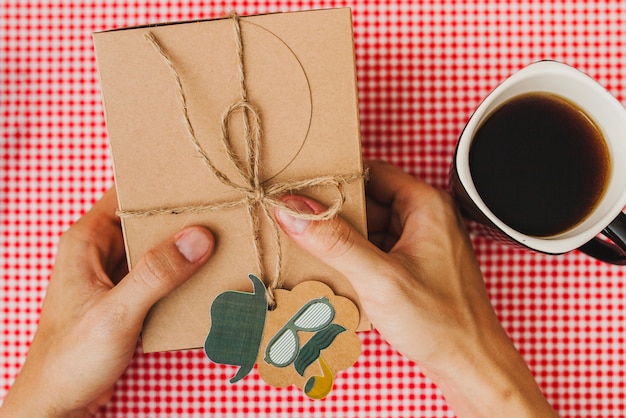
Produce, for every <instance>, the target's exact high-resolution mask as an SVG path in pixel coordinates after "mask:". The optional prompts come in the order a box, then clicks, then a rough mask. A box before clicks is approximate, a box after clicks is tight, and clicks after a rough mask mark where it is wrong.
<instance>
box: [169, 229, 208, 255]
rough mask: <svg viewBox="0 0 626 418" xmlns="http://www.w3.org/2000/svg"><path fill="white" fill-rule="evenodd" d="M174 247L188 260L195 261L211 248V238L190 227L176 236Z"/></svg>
mask: <svg viewBox="0 0 626 418" xmlns="http://www.w3.org/2000/svg"><path fill="white" fill-rule="evenodd" d="M176 248H178V251H180V253H181V254H182V255H183V257H185V258H186V259H187V261H189V262H190V263H195V262H196V261H198V260H200V259H201V258H202V257H204V256H205V255H206V253H207V252H209V250H210V249H211V240H210V239H209V237H208V236H207V234H205V233H204V232H202V231H200V230H198V229H196V228H192V229H188V230H185V231H182V232H181V233H180V234H179V236H177V237H176Z"/></svg>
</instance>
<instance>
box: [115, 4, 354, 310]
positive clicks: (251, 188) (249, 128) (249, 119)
mask: <svg viewBox="0 0 626 418" xmlns="http://www.w3.org/2000/svg"><path fill="white" fill-rule="evenodd" d="M229 18H230V19H231V20H232V22H233V27H234V32H235V45H236V52H237V76H238V80H239V95H240V99H239V101H237V102H235V103H233V104H231V105H230V106H229V107H228V109H227V110H226V112H224V114H223V116H222V121H221V140H222V144H223V145H224V148H225V149H226V155H227V159H228V160H229V161H230V162H231V163H232V164H233V165H234V166H235V167H236V168H237V171H238V172H239V175H240V176H241V177H242V179H243V180H244V181H245V185H240V184H237V183H236V182H234V181H233V180H232V179H231V178H230V177H228V176H227V175H226V174H225V173H224V172H222V171H221V170H219V169H218V168H217V167H216V166H215V165H214V164H213V162H212V161H211V158H209V156H208V154H207V153H206V151H205V150H204V149H203V148H202V146H201V145H200V143H199V142H198V139H197V138H196V134H195V131H194V128H193V125H192V124H191V120H190V119H189V113H188V109H187V97H186V95H185V91H184V89H183V85H182V82H181V79H180V76H179V74H178V71H177V70H176V68H175V67H174V64H173V62H172V61H171V60H170V58H169V57H168V55H167V54H166V52H165V51H164V50H163V48H162V47H161V45H160V43H159V42H158V40H157V38H156V37H155V36H154V34H153V33H152V32H151V31H148V32H147V33H146V34H145V38H146V39H147V40H148V41H149V42H150V43H151V44H152V46H153V47H154V49H155V50H156V51H157V52H158V54H159V55H160V56H161V57H162V58H163V60H164V62H165V63H166V64H167V66H168V68H169V70H170V72H171V74H172V76H173V78H174V80H175V82H176V86H177V91H178V100H179V102H180V105H181V109H182V115H183V120H184V123H185V127H186V130H187V134H188V135H187V136H188V138H189V140H190V141H191V143H192V144H193V146H194V148H195V150H196V152H197V153H198V155H200V157H201V158H202V161H203V162H204V164H205V165H206V167H207V168H208V169H209V171H210V172H211V173H213V175H214V176H215V177H216V178H217V179H218V180H219V181H220V182H221V183H222V184H224V185H226V186H228V187H230V188H232V189H234V190H236V191H238V192H240V193H241V198H239V199H235V200H232V201H227V202H218V203H211V204H200V205H191V206H180V207H170V208H156V209H147V210H120V211H118V212H117V214H118V216H120V217H121V218H131V217H146V216H154V215H164V214H180V213H191V212H215V211H221V210H225V209H232V208H237V207H245V208H246V209H247V212H248V215H249V218H250V222H251V225H252V235H253V244H254V251H255V254H256V265H257V269H258V271H259V272H260V275H259V277H260V278H261V280H263V281H265V283H266V296H267V300H268V305H269V307H270V308H271V309H273V308H274V307H275V306H276V300H275V298H274V290H275V289H277V288H280V287H281V285H282V278H281V269H282V248H281V243H280V230H279V227H278V224H277V223H276V220H275V219H274V217H273V216H272V214H271V212H270V208H278V209H279V210H281V211H283V212H286V213H288V214H290V215H291V216H294V217H296V218H299V219H305V220H312V221H322V220H328V219H331V218H332V217H334V216H336V215H337V214H338V213H339V211H340V210H341V208H342V207H343V204H344V202H345V200H346V195H345V192H344V186H345V185H346V184H347V183H349V182H352V181H355V180H358V179H363V178H365V177H366V173H365V172H354V173H348V174H345V175H329V176H320V177H314V178H309V179H304V180H296V181H291V182H276V183H274V184H269V185H268V184H266V182H264V181H261V178H260V174H259V164H260V161H261V135H262V131H261V121H260V118H259V114H258V112H257V110H256V109H255V107H254V106H253V105H252V104H251V103H250V101H249V100H248V91H247V88H246V75H245V69H244V64H243V40H242V36H241V23H240V21H239V15H238V14H237V13H231V15H230V17H229ZM236 112H241V113H242V114H243V128H244V129H243V134H244V139H245V150H246V156H247V161H246V162H245V163H244V162H242V161H240V159H239V158H238V157H237V155H236V153H235V151H234V149H233V147H232V143H231V139H230V129H229V124H230V119H231V117H232V116H233V115H234V114H235V113H236ZM315 186H333V187H335V188H336V189H337V192H338V194H339V196H338V197H337V198H336V199H334V201H333V203H332V204H331V205H330V206H329V207H328V209H327V210H325V211H323V212H321V213H316V214H305V213H299V212H296V211H294V210H293V209H291V208H290V207H288V206H287V205H285V204H284V203H283V202H282V201H281V199H280V198H281V196H283V195H284V194H287V193H293V192H297V191H299V190H302V189H305V188H309V187H315ZM260 214H262V215H263V216H265V218H266V219H267V220H268V223H269V224H270V225H271V226H272V239H273V241H274V242H275V247H276V253H277V254H276V265H275V272H274V275H273V277H272V279H271V280H269V284H268V280H267V278H266V272H265V267H264V264H263V247H262V245H261V219H260V218H261V215H260Z"/></svg>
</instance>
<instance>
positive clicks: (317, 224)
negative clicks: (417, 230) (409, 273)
mask: <svg viewBox="0 0 626 418" xmlns="http://www.w3.org/2000/svg"><path fill="white" fill-rule="evenodd" d="M283 203H285V204H286V205H287V206H289V207H290V208H291V209H293V210H295V211H297V212H300V213H309V214H311V213H314V214H316V213H321V212H323V211H324V210H325V208H324V207H323V206H322V205H321V204H319V203H318V202H315V201H313V200H311V199H308V198H305V197H302V196H288V197H285V198H284V199H283ZM276 219H277V221H278V223H279V225H280V226H281V228H282V229H283V230H284V231H285V233H286V234H287V235H288V236H289V237H290V238H291V239H292V240H293V241H294V242H295V243H296V244H297V245H299V246H300V247H302V248H303V249H305V250H306V251H308V252H309V253H311V254H313V255H314V256H316V257H318V258H319V259H321V260H322V261H323V262H325V263H326V264H328V265H329V266H331V267H333V268H334V269H335V270H337V271H339V272H340V273H343V274H344V275H345V276H346V277H347V278H348V279H350V280H353V279H354V278H358V280H359V282H360V283H362V282H367V281H368V279H371V280H373V278H374V277H376V275H377V273H378V272H379V271H380V269H381V268H384V267H383V266H384V265H385V264H386V263H385V254H384V253H383V252H382V251H380V250H379V249H378V248H376V246H374V245H373V244H372V243H370V242H369V241H368V240H367V239H366V238H365V237H363V236H362V235H361V234H359V233H358V232H357V231H356V230H355V229H354V228H352V226H350V225H349V224H348V223H347V222H346V221H344V220H343V219H342V218H341V217H339V216H336V217H334V218H332V219H330V220H328V221H307V220H304V219H299V218H297V217H294V216H292V215H290V214H288V213H286V212H283V211H281V210H280V209H277V211H276ZM355 288H357V286H355Z"/></svg>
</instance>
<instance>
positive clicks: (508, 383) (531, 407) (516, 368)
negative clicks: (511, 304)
mask: <svg viewBox="0 0 626 418" xmlns="http://www.w3.org/2000/svg"><path fill="white" fill-rule="evenodd" d="M466 343H467V342H466ZM424 374H425V375H426V376H427V377H429V378H430V379H432V380H433V382H434V383H435V384H436V385H437V387H439V389H440V390H441V391H442V393H443V395H444V397H445V398H446V400H447V402H448V403H449V404H450V406H451V408H452V409H453V410H454V411H455V413H456V414H457V415H458V416H459V417H492V416H506V414H507V413H508V414H509V415H510V416H515V417H520V418H523V417H529V418H530V417H533V418H536V417H556V416H557V414H556V412H555V411H554V410H553V409H552V407H551V406H550V404H549V403H548V402H547V400H546V399H545V397H544V395H543V394H542V392H541V390H540V388H539V386H538V385H537V383H536V381H535V379H534V377H533V375H532V373H531V371H530V370H529V368H528V366H527V365H526V363H525V362H524V360H523V359H522V357H521V356H520V354H519V353H518V351H517V350H516V349H515V347H514V346H513V344H512V343H511V342H510V340H509V338H508V336H506V334H505V333H504V331H503V330H501V331H498V332H496V333H495V335H494V334H491V335H490V336H489V337H488V338H487V337H485V338H481V339H480V341H479V342H478V343H474V344H465V345H464V346H463V347H462V349H460V350H457V352H456V355H454V356H451V357H450V361H449V362H448V364H447V365H446V366H445V367H442V368H439V369H438V370H437V371H435V370H424Z"/></svg>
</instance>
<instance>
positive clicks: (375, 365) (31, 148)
mask: <svg viewBox="0 0 626 418" xmlns="http://www.w3.org/2000/svg"><path fill="white" fill-rule="evenodd" d="M337 6H350V7H352V12H353V18H354V32H355V45H356V60H357V62H356V64H357V73H358V80H359V81H358V83H359V84H358V85H359V95H360V97H359V98H360V109H361V129H362V134H363V147H364V154H365V157H367V158H382V159H386V160H388V161H391V162H393V163H395V164H398V165H400V166H402V167H403V168H404V169H406V170H407V171H409V172H410V173H412V174H414V175H417V176H420V177H422V178H423V179H425V180H426V181H428V182H429V183H431V184H433V185H436V186H440V187H445V186H446V185H447V179H448V170H449V166H450V162H451V159H452V155H453V152H454V146H455V143H456V139H457V137H458V136H459V133H460V132H461V130H462V128H463V125H464V123H465V122H466V120H467V118H468V117H469V115H470V113H471V112H472V110H473V109H474V108H475V107H476V106H477V105H478V103H479V101H480V100H481V99H482V98H483V97H484V96H485V95H486V94H487V93H488V92H489V91H490V90H491V89H492V88H493V87H494V86H495V85H496V84H497V83H498V82H500V81H501V80H502V79H504V78H505V77H506V76H508V75H509V74H510V73H512V72H514V71H516V70H518V69H520V68H521V67H523V66H524V65H526V64H529V63H531V62H533V61H536V60H539V59H543V58H552V59H557V60H561V61H564V62H566V63H568V64H571V65H573V66H576V67H578V68H580V69H582V70H584V71H585V72H587V73H588V74H590V75H591V76H593V77H595V78H596V79H597V80H598V81H600V82H601V83H602V84H603V85H604V86H606V88H607V89H608V90H609V91H611V92H612V93H613V94H614V95H615V96H616V97H617V98H618V99H620V100H621V101H625V100H626V72H625V71H626V62H625V60H626V3H624V1H623V0H597V1H582V0H559V1H556V0H555V1H552V2H550V1H544V0H522V1H500V0H474V1H471V0H464V1H462V0H456V1H453V0H413V1H374V0H372V1H367V0H354V1H353V2H348V1H330V0H329V1H324V0H319V1H295V0H294V1H287V0H285V1H279V0H275V1H270V0H268V1H248V2H247V1H209V0H207V1H200V0H184V1H165V0H133V1H130V0H128V1H125V0H117V1H116V0H109V1H106V0H90V1H88V2H74V1H72V0H55V1H52V0H46V1H41V2H38V3H36V2H30V1H28V0H24V1H16V0H4V1H2V2H0V134H1V139H0V154H1V155H2V158H1V159H0V231H1V232H0V272H1V283H0V307H1V309H0V318H1V323H0V329H1V330H2V331H1V333H0V355H1V358H0V399H1V398H2V397H3V396H4V394H5V393H6V391H7V390H8V388H9V386H10V384H11V383H12V381H13V380H14V378H15V376H16V374H17V372H18V370H19V368H20V365H21V364H22V362H23V361H24V358H25V356H26V352H27V350H28V346H29V341H30V340H31V338H32V336H33V333H34V331H35V328H36V324H37V319H38V315H39V309H40V304H41V301H42V298H43V296H44V294H45V291H46V286H47V283H48V278H49V275H50V270H51V267H52V265H53V261H54V254H55V248H56V244H57V240H58V237H59V235H60V234H61V232H62V231H63V230H65V229H66V228H67V227H68V226H69V225H70V224H71V223H72V222H73V221H74V220H76V219H77V218H78V217H80V216H81V215H82V214H83V213H84V212H85V211H86V210H87V209H88V208H89V207H90V206H91V205H92V204H93V202H94V201H95V200H97V199H98V198H99V196H100V195H101V194H102V192H103V191H104V190H105V189H107V188H108V187H109V186H110V185H111V184H112V181H113V179H112V171H111V159H110V156H109V148H108V143H107V134H106V130H105V124H104V117H103V112H102V105H101V102H100V95H99V86H98V77H97V73H96V66H95V59H94V52H93V45H92V40H91V33H92V32H94V31H98V30H103V29H111V28H116V27H121V26H131V25H139V24H145V23H153V22H162V21H172V20H190V19H201V18H208V17H214V16H217V15H221V14H223V13H226V12H228V11H230V10H236V11H238V12H239V13H241V14H253V13H264V12H274V11H287V10H303V9H311V8H326V7H337ZM625 135H626V129H625ZM474 244H475V246H476V250H477V253H478V257H479V261H480V264H481V266H482V268H483V271H484V273H485V277H486V281H487V284H488V288H489V292H490V295H491V297H492V299H493V303H494V305H495V308H496V311H497V313H498V315H499V317H500V318H501V320H502V321H503V323H504V326H505V328H506V330H507V331H508V332H509V334H510V336H511V338H512V339H513V341H514V342H515V344H516V346H517V347H518V348H519V350H520V351H521V352H522V354H523V356H524V357H525V359H526V360H527V362H528V364H529V366H530V368H531V369H532V371H533V372H534V374H535V376H536V378H537V380H538V381H539V384H540V385H541V387H542V389H543V390H544V392H545V394H546V396H547V397H548V399H549V400H550V401H551V402H552V403H553V404H554V406H555V407H556V408H557V410H558V411H559V413H560V414H561V415H562V416H564V417H583V416H584V417H618V416H625V415H626V395H625V392H626V387H625V383H624V381H625V378H626V376H625V372H626V362H625V348H626V341H625V313H626V306H625V305H626V291H625V285H624V283H625V281H626V277H625V272H626V269H625V268H618V267H612V266H608V265H603V264H600V263H598V262H596V261H594V260H592V259H589V258H588V257H586V256H584V255H582V254H581V253H578V252H573V253H570V254H567V255H564V256H557V257H553V256H546V255H540V254H534V253H531V252H528V251H525V250H520V249H513V248H509V247H504V246H502V245H501V244H497V243H493V242H490V241H488V240H486V239H482V238H474ZM360 337H361V340H362V342H363V354H362V355H361V357H360V359H359V361H358V363H357V364H356V365H355V366H354V367H352V368H351V369H349V370H347V371H345V372H342V373H341V374H340V375H339V376H338V378H337V381H336V387H335V390H334V391H333V392H332V394H331V395H330V396H329V397H328V398H327V399H326V400H323V401H312V400H309V399H307V398H306V397H304V396H303V395H302V393H301V392H300V391H299V390H298V389H296V388H293V387H292V388H287V389H274V388H271V387H268V386H266V385H265V384H264V383H263V381H262V380H261V379H260V378H259V376H258V374H257V373H256V372H253V373H252V374H251V375H250V376H249V377H247V378H246V379H245V380H244V381H242V382H239V383H238V384H236V385H230V384H229V383H228V378H229V377H230V375H231V374H232V368H230V367H225V366H219V365H214V364H211V363H210V362H209V361H208V360H207V359H206V358H205V355H204V354H203V352H202V351H200V350H193V351H185V352H175V353H159V354H149V355H143V354H141V353H140V352H139V351H138V353H137V355H136V356H135V359H134V360H133V362H132V364H131V366H130V368H129V369H128V371H127V372H126V374H125V375H124V376H123V378H122V380H121V381H120V382H119V385H118V388H117V392H116V395H115V398H114V399H113V401H112V402H111V403H110V404H109V405H108V407H107V409H106V410H105V411H103V413H102V416H103V417H204V416H216V417H244V416H267V417H350V418H353V417H379V416H380V417H418V416H419V417H450V416H454V414H453V412H452V411H450V409H449V408H448V406H447V405H446V402H445V399H443V397H442V396H441V393H440V392H439V391H438V390H437V388H436V387H434V386H433V384H432V383H431V382H430V381H428V380H427V379H426V378H424V377H423V376H422V375H421V374H420V371H419V369H418V368H417V367H416V366H415V365H414V364H413V363H411V362H410V361H408V360H406V359H404V358H403V357H401V356H400V355H399V354H398V353H397V352H395V351H394V350H393V349H392V348H390V347H389V346H388V345H387V344H386V343H385V342H384V340H383V339H382V338H381V337H380V336H379V335H378V334H376V333H375V332H371V333H361V334H360Z"/></svg>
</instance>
